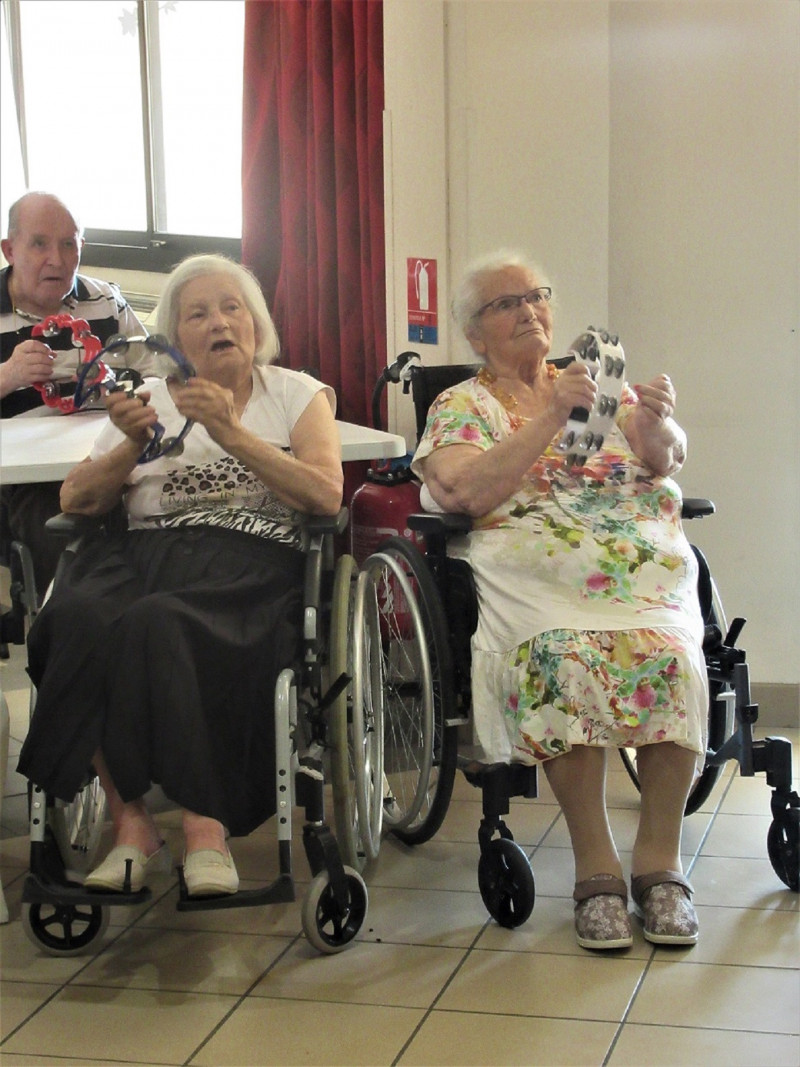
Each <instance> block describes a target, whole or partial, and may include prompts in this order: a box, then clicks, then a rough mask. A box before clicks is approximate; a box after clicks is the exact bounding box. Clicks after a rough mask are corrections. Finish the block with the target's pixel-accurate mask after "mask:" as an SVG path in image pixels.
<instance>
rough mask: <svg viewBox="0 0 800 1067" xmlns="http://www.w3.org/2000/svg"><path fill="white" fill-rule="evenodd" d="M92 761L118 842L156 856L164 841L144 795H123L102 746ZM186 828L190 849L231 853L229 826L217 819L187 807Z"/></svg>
mask: <svg viewBox="0 0 800 1067" xmlns="http://www.w3.org/2000/svg"><path fill="white" fill-rule="evenodd" d="M92 762H93V763H94V767H95V770H96V771H97V775H98V777H99V779H100V783H101V785H102V786H103V789H104V790H105V793H106V797H107V799H108V808H109V811H110V813H111V821H112V823H113V825H114V844H115V845H133V846H134V847H135V848H138V849H139V851H140V852H143V853H144V855H145V856H152V855H153V853H154V852H157V851H158V849H159V848H160V847H161V845H162V843H163V842H162V840H161V835H160V833H159V831H158V827H157V826H156V824H155V823H154V821H153V818H152V816H151V814H150V812H149V811H148V810H147V806H146V805H145V802H144V799H143V798H139V799H138V800H131V801H124V800H123V799H122V797H121V796H120V795H119V793H118V792H117V788H116V786H115V785H114V781H113V779H112V778H111V774H110V772H109V770H108V766H107V764H106V761H105V759H104V757H103V753H102V752H101V751H100V750H99V749H98V750H97V752H96V753H95V755H94V759H93V760H92ZM183 832H184V835H185V837H186V852H187V853H190V852H198V851H199V850H200V849H207V848H211V849H214V850H215V851H216V852H221V853H222V854H223V856H226V855H227V854H228V848H227V845H226V844H225V828H224V827H223V825H222V823H220V822H217V820H216V819H210V818H208V817H207V816H205V815H197V814H196V813H195V812H193V811H186V810H184V812H183Z"/></svg>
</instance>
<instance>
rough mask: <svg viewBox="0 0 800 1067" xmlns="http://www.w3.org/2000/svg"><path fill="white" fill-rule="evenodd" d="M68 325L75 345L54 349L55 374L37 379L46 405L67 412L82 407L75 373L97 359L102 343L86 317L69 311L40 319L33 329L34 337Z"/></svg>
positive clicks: (53, 334)
mask: <svg viewBox="0 0 800 1067" xmlns="http://www.w3.org/2000/svg"><path fill="white" fill-rule="evenodd" d="M67 329H69V330H72V339H73V342H74V344H75V347H74V348H72V349H70V350H68V351H67V352H55V353H54V356H55V361H54V365H53V377H52V378H51V379H50V380H49V381H47V382H37V383H36V384H35V385H34V388H35V389H36V390H37V391H38V392H39V394H40V395H41V398H42V400H43V402H44V403H45V404H46V405H47V407H49V408H58V410H59V411H63V412H64V414H65V415H70V414H72V412H73V411H76V410H77V409H78V407H80V405H79V404H78V402H77V401H76V399H75V390H74V388H73V386H74V382H75V380H76V377H77V375H78V373H79V372H80V370H81V367H83V366H85V365H87V364H90V363H93V362H94V360H95V358H96V357H97V355H98V353H99V352H100V349H101V348H102V347H103V346H102V344H101V343H100V340H99V339H98V338H97V337H95V335H94V334H93V333H92V331H91V327H90V326H89V323H88V322H87V321H86V320H85V319H74V318H73V317H72V315H67V314H60V315H48V316H47V318H46V319H43V320H42V321H41V322H37V323H36V325H35V326H34V327H33V329H32V330H31V337H43V338H45V339H46V338H48V337H55V336H56V335H57V334H59V333H61V331H62V330H67Z"/></svg>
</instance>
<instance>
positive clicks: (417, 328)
mask: <svg viewBox="0 0 800 1067" xmlns="http://www.w3.org/2000/svg"><path fill="white" fill-rule="evenodd" d="M406 263H407V265H408V339H409V341H411V342H412V343H414V344H423V345H435V344H438V343H439V342H438V336H439V327H438V321H439V316H438V309H437V304H436V300H437V292H436V260H435V259H418V258H416V257H414V258H411V259H407V260H406Z"/></svg>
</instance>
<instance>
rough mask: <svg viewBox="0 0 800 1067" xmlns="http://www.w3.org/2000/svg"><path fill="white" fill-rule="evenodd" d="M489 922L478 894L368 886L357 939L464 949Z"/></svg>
mask: <svg viewBox="0 0 800 1067" xmlns="http://www.w3.org/2000/svg"><path fill="white" fill-rule="evenodd" d="M490 921H491V920H490V918H489V915H488V913H487V911H486V908H485V906H484V904H483V901H482V900H481V897H480V894H479V893H478V892H474V893H465V892H463V891H458V892H456V891H455V890H435V889H397V888H395V887H391V888H387V887H383V886H376V885H371V886H370V887H369V912H368V914H367V921H366V923H365V924H364V926H363V927H362V930H361V933H360V934H359V939H360V940H363V941H374V942H379V943H392V944H398V943H401V944H407V945H442V946H451V947H455V948H467V947H469V945H471V944H472V943H473V942H474V941H475V939H476V937H478V936H479V935H480V933H481V931H482V930H483V928H484V927H485V926H486V925H487V924H488V923H490Z"/></svg>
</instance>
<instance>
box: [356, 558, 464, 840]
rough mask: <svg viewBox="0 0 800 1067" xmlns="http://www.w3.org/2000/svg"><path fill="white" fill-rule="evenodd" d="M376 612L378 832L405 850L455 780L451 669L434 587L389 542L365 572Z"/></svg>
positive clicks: (424, 570)
mask: <svg viewBox="0 0 800 1067" xmlns="http://www.w3.org/2000/svg"><path fill="white" fill-rule="evenodd" d="M364 567H365V569H366V570H368V571H369V572H370V573H371V574H372V575H373V577H374V579H375V583H376V586H377V589H378V606H379V609H380V631H381V655H382V660H383V686H384V715H385V724H384V738H385V744H384V775H385V779H386V787H387V788H386V795H385V799H384V813H383V817H384V824H385V825H386V826H388V827H389V828H390V830H391V831H392V833H394V834H395V835H396V836H397V837H398V838H400V840H402V841H404V842H405V843H406V844H410V845H415V844H421V843H422V842H423V841H427V840H429V838H431V837H432V836H433V835H434V834H435V833H436V831H437V830H438V829H439V827H440V826H441V824H442V821H443V820H444V817H445V815H446V814H447V808H448V806H449V803H450V797H451V795H452V791H453V781H454V779H455V772H456V757H457V745H458V732H457V731H458V728H457V727H456V726H448V725H447V719H448V717H449V716H450V714H451V709H452V706H453V702H454V701H453V684H452V661H451V655H450V643H449V634H448V629H447V624H446V621H445V616H444V610H443V608H442V604H441V600H440V597H439V592H438V590H437V588H436V583H435V581H434V579H433V576H432V575H431V573H430V570H429V568H428V565H427V563H426V562H425V560H424V558H423V556H422V555H421V554H420V552H419V550H418V549H417V548H416V547H415V546H414V545H413V544H412V543H411V542H410V541H408V540H407V539H406V538H402V537H392V538H389V539H388V540H387V541H385V542H383V543H382V544H381V545H380V546H379V548H378V551H377V552H376V553H375V554H374V555H373V556H371V557H370V558H369V559H368V560H367V561H366V563H365V564H364Z"/></svg>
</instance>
